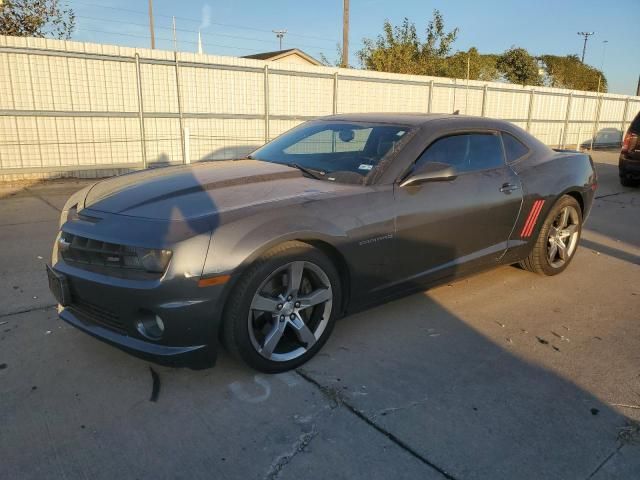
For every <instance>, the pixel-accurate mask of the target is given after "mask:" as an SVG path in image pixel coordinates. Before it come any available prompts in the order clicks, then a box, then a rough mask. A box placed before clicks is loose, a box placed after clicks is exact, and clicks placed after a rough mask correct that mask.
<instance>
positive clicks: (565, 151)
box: [551, 148, 584, 153]
mask: <svg viewBox="0 0 640 480" xmlns="http://www.w3.org/2000/svg"><path fill="white" fill-rule="evenodd" d="M551 150H553V151H554V152H558V153H584V152H582V151H580V150H572V149H570V148H552V149H551Z"/></svg>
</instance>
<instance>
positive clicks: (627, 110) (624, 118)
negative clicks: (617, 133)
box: [620, 97, 629, 141]
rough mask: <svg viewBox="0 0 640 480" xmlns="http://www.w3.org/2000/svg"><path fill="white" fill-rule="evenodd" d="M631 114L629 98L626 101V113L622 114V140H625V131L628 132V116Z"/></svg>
mask: <svg viewBox="0 0 640 480" xmlns="http://www.w3.org/2000/svg"><path fill="white" fill-rule="evenodd" d="M628 114H629V97H627V98H626V99H625V101H624V112H622V122H620V130H621V131H622V138H621V139H620V140H621V141H622V139H623V138H624V134H625V131H626V130H627V127H626V124H627V115H628Z"/></svg>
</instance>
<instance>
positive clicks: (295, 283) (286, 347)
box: [223, 242, 341, 373]
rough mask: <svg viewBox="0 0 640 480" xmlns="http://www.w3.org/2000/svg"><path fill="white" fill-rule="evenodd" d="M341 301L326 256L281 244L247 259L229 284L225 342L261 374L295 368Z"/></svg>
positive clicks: (318, 341)
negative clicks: (239, 274)
mask: <svg viewBox="0 0 640 480" xmlns="http://www.w3.org/2000/svg"><path fill="white" fill-rule="evenodd" d="M340 301H341V298H340V277H339V275H338V272H337V270H336V268H335V266H334V265H333V263H332V262H331V260H330V259H329V258H328V257H327V256H326V255H325V254H324V253H323V252H322V251H320V250H318V249H316V248H314V247H312V246H310V245H308V244H306V243H302V242H287V243H284V244H282V245H280V246H278V247H276V248H274V249H272V250H270V251H269V252H267V253H266V254H265V255H264V256H262V257H261V258H260V259H258V260H257V261H256V262H255V263H254V264H252V265H251V267H249V269H248V270H247V271H246V272H245V273H244V274H243V276H242V278H241V279H240V281H239V282H238V284H237V285H236V286H235V287H234V289H233V292H232V293H231V296H230V298H229V303H228V307H227V309H226V310H225V319H224V326H223V333H224V341H225V344H226V347H227V349H228V350H229V351H230V352H231V353H232V354H233V355H234V356H236V357H238V358H240V359H241V360H243V361H244V362H245V363H247V364H248V365H249V366H251V367H253V368H255V369H257V370H260V371H263V372H266V373H277V372H283V371H286V370H290V369H292V368H296V367H297V366H299V365H301V364H303V363H304V362H306V361H307V360H309V359H310V358H311V357H312V356H313V355H315V353H316V352H317V351H318V350H319V349H320V348H321V347H322V345H323V344H324V343H325V342H326V340H327V338H328V337H329V335H330V333H331V330H332V329H333V325H334V323H335V318H336V316H337V312H338V311H339V309H340Z"/></svg>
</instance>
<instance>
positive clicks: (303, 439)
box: [264, 424, 318, 480]
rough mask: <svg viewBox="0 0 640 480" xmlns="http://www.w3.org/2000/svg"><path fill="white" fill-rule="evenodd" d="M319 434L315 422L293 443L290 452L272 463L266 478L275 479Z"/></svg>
mask: <svg viewBox="0 0 640 480" xmlns="http://www.w3.org/2000/svg"><path fill="white" fill-rule="evenodd" d="M317 435H318V430H317V429H316V426H315V424H313V425H312V426H311V431H310V432H306V433H303V434H302V435H300V437H298V440H297V441H296V443H294V444H293V447H292V449H291V451H290V452H288V453H285V454H284V455H281V456H279V457H278V458H277V459H276V461H275V462H274V463H273V464H272V465H271V468H270V469H269V472H267V475H266V476H265V477H264V478H265V480H274V479H275V478H278V476H279V475H280V472H281V471H282V469H283V468H284V467H285V466H287V465H288V464H289V463H290V462H291V460H293V459H294V457H295V456H296V455H298V454H299V453H301V452H304V451H305V450H306V448H307V447H308V446H309V443H311V440H313V439H314V438H315V437H316V436H317Z"/></svg>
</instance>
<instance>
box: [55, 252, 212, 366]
mask: <svg viewBox="0 0 640 480" xmlns="http://www.w3.org/2000/svg"><path fill="white" fill-rule="evenodd" d="M54 270H55V271H56V272H57V273H58V274H63V275H64V276H65V278H66V279H67V281H68V284H69V289H70V293H71V295H70V297H71V299H70V302H69V304H68V305H67V306H59V307H58V314H59V317H60V318H61V319H62V320H64V321H65V322H67V323H69V324H71V325H73V326H74V327H76V328H78V329H80V330H82V331H84V332H85V333H88V334H89V335H92V336H93V337H96V338H98V339H100V340H103V341H105V342H107V343H109V344H111V345H114V346H116V347H119V348H121V349H123V350H125V351H127V352H129V353H133V354H134V355H136V356H141V357H143V358H146V359H150V360H152V361H155V362H157V363H161V364H170V365H180V366H191V367H194V368H203V367H206V366H211V365H213V364H214V363H215V358H216V350H217V331H218V326H219V323H220V318H221V313H222V308H221V305H222V304H223V298H222V297H223V292H224V285H220V286H213V287H206V288H199V287H198V285H197V284H198V282H197V280H198V279H197V278H173V279H170V280H167V279H159V280H153V281H139V280H128V279H120V278H113V277H108V276H105V275H101V274H98V273H94V272H90V271H86V270H83V269H80V268H77V267H74V266H71V265H69V264H66V263H65V262H63V261H58V262H57V263H56V264H55V266H54ZM155 315H157V316H159V317H160V318H161V319H162V322H163V324H164V332H163V334H162V336H161V337H160V338H158V339H157V340H156V339H152V338H148V337H146V336H145V335H144V334H143V333H141V332H140V331H139V328H138V323H139V321H140V320H141V319H143V318H149V316H155Z"/></svg>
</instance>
